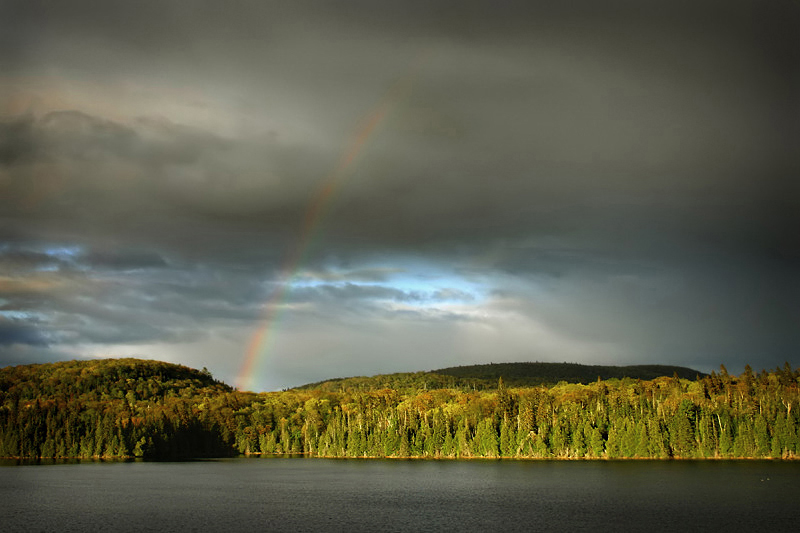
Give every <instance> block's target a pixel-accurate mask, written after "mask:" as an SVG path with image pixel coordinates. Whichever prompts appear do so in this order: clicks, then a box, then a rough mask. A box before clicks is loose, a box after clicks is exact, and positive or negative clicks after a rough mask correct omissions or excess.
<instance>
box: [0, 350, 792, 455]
mask: <svg viewBox="0 0 800 533" xmlns="http://www.w3.org/2000/svg"><path fill="white" fill-rule="evenodd" d="M676 368H677V367H596V366H585V365H570V364H550V363H527V364H526V363H515V364H507V365H506V364H495V365H492V364H490V365H475V366H472V367H456V368H451V369H447V368H445V369H441V370H438V371H435V372H416V373H406V374H389V375H384V376H375V377H373V378H348V379H345V380H333V381H330V382H325V384H324V385H325V386H322V385H319V386H315V387H312V388H309V389H307V390H306V389H303V390H300V389H293V390H287V391H283V392H272V393H261V394H254V393H249V392H241V391H236V390H232V389H231V388H230V387H228V386H227V385H225V384H224V383H220V382H218V381H216V380H214V378H213V377H212V376H211V375H210V374H209V373H208V372H207V371H198V370H193V369H191V368H187V367H183V366H180V365H172V364H169V363H162V362H159V361H143V360H139V359H119V360H113V359H108V360H94V361H71V362H65V363H55V364H48V365H28V366H17V367H10V368H3V369H0V458H3V457H5V458H9V457H16V458H34V459H36V458H98V457H102V458H110V457H113V458H130V457H143V458H194V457H225V456H232V455H237V454H264V455H273V454H287V453H302V454H305V455H309V456H317V457H437V458H445V457H448V458H466V457H504V458H564V459H566V458H581V459H585V458H616V457H623V458H624V457H631V458H633V457H636V458H768V457H769V458H797V457H799V456H800V409H797V407H796V406H797V405H798V404H800V369H793V368H792V367H791V366H790V365H789V364H788V363H786V365H784V367H783V368H777V369H775V370H774V371H772V372H767V371H761V372H760V373H758V374H756V373H754V372H753V371H752V370H751V369H750V367H746V368H745V372H744V373H743V374H742V375H741V376H738V377H736V376H732V375H729V374H728V372H727V370H725V368H724V367H720V373H719V374H715V373H714V372H712V373H711V375H710V376H703V377H700V376H699V375H696V377H697V379H695V380H690V379H685V378H681V377H679V376H675V374H676V373H678V370H676ZM684 370H688V369H684ZM648 372H655V373H657V374H672V375H670V376H661V377H656V378H654V379H632V378H638V377H647V376H648V375H650V374H647V373H648ZM692 372H693V371H692ZM448 373H449V374H448ZM453 374H455V375H453ZM620 375H622V376H624V378H623V379H618V378H617V377H616V376H620ZM501 376H502V377H503V380H504V381H506V382H508V383H509V386H508V387H498V383H497V380H499V378H500V377H501ZM590 376H600V377H601V378H602V377H603V376H611V377H610V378H609V379H601V380H597V378H596V377H590ZM584 378H586V381H587V383H586V384H581V383H575V382H573V383H569V382H567V381H568V380H573V381H579V380H583V379H584ZM534 379H536V380H559V382H558V383H557V384H555V385H552V386H532V387H531V386H525V387H523V386H519V384H520V383H529V382H531V381H532V380H534ZM336 387H338V388H336ZM358 387H361V388H358ZM481 387H483V388H481ZM334 388H336V389H335V390H333V389H334Z"/></svg>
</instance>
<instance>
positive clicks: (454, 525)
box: [0, 457, 800, 532]
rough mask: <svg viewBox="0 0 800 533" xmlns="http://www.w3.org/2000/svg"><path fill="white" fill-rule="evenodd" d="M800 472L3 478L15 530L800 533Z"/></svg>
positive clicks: (358, 464)
mask: <svg viewBox="0 0 800 533" xmlns="http://www.w3.org/2000/svg"><path fill="white" fill-rule="evenodd" d="M798 482H800V463H798V462H785V461H756V460H746V461H706V460H700V461H690V460H686V461H625V460H622V461H617V460H609V461H546V460H537V461H509V460H502V461H500V460H470V461H455V460H423V461H420V460H397V459H393V460H380V459H375V460H359V459H355V460H354V459H318V458H317V459H313V460H301V459H298V458H281V457H269V458H267V457H264V458H237V459H220V460H201V461H182V462H148V461H140V460H139V461H130V460H129V461H113V460H112V461H109V460H88V461H87V460H85V459H84V460H80V461H74V462H73V461H68V462H60V463H50V464H42V463H40V464H38V465H37V464H24V465H20V466H18V467H10V468H0V529H2V530H3V531H111V530H114V531H233V530H250V531H597V530H600V529H603V530H608V531H648V532H653V531H797V530H798V524H800V506H798V502H800V499H799V497H800V483H798Z"/></svg>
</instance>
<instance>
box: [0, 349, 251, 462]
mask: <svg viewBox="0 0 800 533" xmlns="http://www.w3.org/2000/svg"><path fill="white" fill-rule="evenodd" d="M253 396H254V395H247V394H243V393H234V392H233V391H232V389H231V387H229V386H228V385H225V384H224V383H221V382H219V381H216V380H215V379H214V378H213V377H212V376H211V374H210V373H209V372H208V371H205V370H194V369H191V368H188V367H185V366H181V365H174V364H170V363H164V362H161V361H149V360H142V359H98V360H89V361H66V362H61V363H51V364H40V365H20V366H13V367H6V368H0V457H127V456H137V457H204V456H224V455H232V454H233V453H234V450H233V428H231V427H230V426H231V424H232V421H231V418H232V417H231V416H230V413H231V412H232V410H233V409H238V408H240V407H242V406H243V405H245V404H247V403H248V402H250V401H252V397H253Z"/></svg>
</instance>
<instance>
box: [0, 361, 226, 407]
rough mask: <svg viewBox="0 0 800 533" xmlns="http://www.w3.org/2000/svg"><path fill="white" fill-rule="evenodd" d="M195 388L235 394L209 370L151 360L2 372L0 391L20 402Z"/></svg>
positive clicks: (154, 393) (73, 363) (77, 363)
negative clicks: (21, 400) (20, 400)
mask: <svg viewBox="0 0 800 533" xmlns="http://www.w3.org/2000/svg"><path fill="white" fill-rule="evenodd" d="M187 388H190V389H192V390H196V389H212V390H214V391H215V392H220V393H221V392H230V390H231V388H230V387H229V386H228V385H225V384H224V383H221V382H219V381H216V380H215V379H214V378H213V377H212V376H211V374H210V373H209V372H208V371H202V370H195V369H193V368H189V367H186V366H182V365H175V364H171V363H165V362H163V361H152V360H147V359H133V358H126V359H93V360H80V361H64V362H60V363H47V364H39V365H19V366H9V367H5V368H0V391H2V392H3V393H4V395H5V396H14V397H17V398H19V399H23V400H25V399H39V400H44V399H51V398H52V399H65V398H70V397H75V396H82V395H89V396H90V397H91V398H92V399H95V398H97V399H99V398H108V397H111V398H115V397H121V396H120V394H121V393H122V394H124V393H126V392H129V391H133V392H134V393H136V396H137V397H138V398H140V399H146V398H150V397H161V396H163V395H164V394H168V393H169V392H170V391H172V392H173V393H179V392H180V391H181V390H184V389H187Z"/></svg>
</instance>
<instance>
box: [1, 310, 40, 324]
mask: <svg viewBox="0 0 800 533" xmlns="http://www.w3.org/2000/svg"><path fill="white" fill-rule="evenodd" d="M0 316H2V317H3V318H7V319H9V320H24V321H28V322H33V321H41V320H43V319H44V318H45V315H44V314H43V313H39V312H35V311H15V310H3V311H0Z"/></svg>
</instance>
